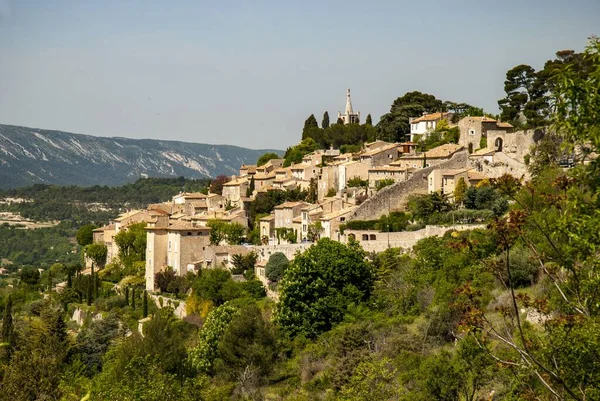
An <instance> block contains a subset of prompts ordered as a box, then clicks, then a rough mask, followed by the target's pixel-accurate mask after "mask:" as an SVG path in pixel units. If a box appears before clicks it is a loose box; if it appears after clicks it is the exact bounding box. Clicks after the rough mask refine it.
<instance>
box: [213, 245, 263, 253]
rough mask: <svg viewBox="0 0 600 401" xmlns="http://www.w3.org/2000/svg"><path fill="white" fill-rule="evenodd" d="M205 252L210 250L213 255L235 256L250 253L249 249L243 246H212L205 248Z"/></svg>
mask: <svg viewBox="0 0 600 401" xmlns="http://www.w3.org/2000/svg"><path fill="white" fill-rule="evenodd" d="M206 249H207V250H209V249H210V250H212V251H213V252H214V253H215V254H223V253H226V254H229V255H236V254H242V255H245V254H247V253H250V252H252V249H251V248H248V247H246V246H244V245H212V246H209V247H207V248H206Z"/></svg>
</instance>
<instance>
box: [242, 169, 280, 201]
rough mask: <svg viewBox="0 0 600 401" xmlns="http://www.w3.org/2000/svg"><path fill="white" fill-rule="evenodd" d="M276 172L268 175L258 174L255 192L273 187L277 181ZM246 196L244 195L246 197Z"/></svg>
mask: <svg viewBox="0 0 600 401" xmlns="http://www.w3.org/2000/svg"><path fill="white" fill-rule="evenodd" d="M275 177H276V175H275V172H268V173H256V174H255V175H254V190H255V191H260V190H263V189H265V188H268V187H272V186H273V182H274V181H275ZM245 195H246V194H244V196H245Z"/></svg>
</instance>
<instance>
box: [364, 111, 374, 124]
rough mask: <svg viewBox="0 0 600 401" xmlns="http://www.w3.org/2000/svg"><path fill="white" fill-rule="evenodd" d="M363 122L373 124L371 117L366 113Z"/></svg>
mask: <svg viewBox="0 0 600 401" xmlns="http://www.w3.org/2000/svg"><path fill="white" fill-rule="evenodd" d="M365 124H366V125H371V126H372V125H373V119H372V118H371V115H370V114H367V119H366V120H365Z"/></svg>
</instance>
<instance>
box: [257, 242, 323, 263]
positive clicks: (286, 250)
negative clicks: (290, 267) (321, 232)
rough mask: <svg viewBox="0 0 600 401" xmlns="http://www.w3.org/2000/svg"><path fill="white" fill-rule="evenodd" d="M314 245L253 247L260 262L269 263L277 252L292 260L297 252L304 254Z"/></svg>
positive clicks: (306, 243) (308, 243)
mask: <svg viewBox="0 0 600 401" xmlns="http://www.w3.org/2000/svg"><path fill="white" fill-rule="evenodd" d="M312 244H313V243H312V242H304V243H301V244H281V245H260V246H255V247H253V250H254V251H255V252H256V253H257V254H258V260H259V261H264V262H268V261H269V258H270V257H271V255H272V254H274V253H276V252H281V253H283V254H284V255H285V257H286V258H288V259H289V260H292V259H294V257H295V256H296V253H297V252H300V253H302V252H304V251H305V250H307V249H308V248H310V247H311V246H312Z"/></svg>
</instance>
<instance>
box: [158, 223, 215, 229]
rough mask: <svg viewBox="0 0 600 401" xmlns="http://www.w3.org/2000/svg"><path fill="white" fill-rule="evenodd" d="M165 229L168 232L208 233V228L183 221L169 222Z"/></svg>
mask: <svg viewBox="0 0 600 401" xmlns="http://www.w3.org/2000/svg"><path fill="white" fill-rule="evenodd" d="M167 229H168V230H170V231H210V227H203V226H195V225H193V224H192V223H189V222H184V221H169V227H168V228H167Z"/></svg>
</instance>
